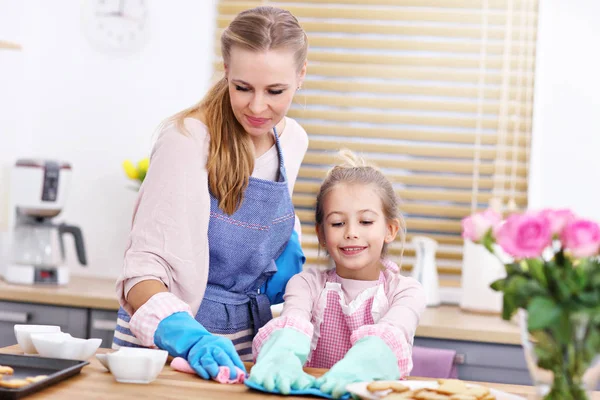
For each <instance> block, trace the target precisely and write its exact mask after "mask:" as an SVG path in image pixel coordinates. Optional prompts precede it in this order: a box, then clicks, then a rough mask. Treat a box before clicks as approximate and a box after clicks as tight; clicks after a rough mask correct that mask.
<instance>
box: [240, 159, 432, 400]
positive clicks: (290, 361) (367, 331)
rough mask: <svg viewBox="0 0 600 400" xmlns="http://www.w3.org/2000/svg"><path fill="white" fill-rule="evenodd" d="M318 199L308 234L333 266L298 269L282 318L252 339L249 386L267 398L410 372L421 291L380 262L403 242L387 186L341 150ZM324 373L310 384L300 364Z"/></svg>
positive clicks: (334, 389) (336, 391)
mask: <svg viewBox="0 0 600 400" xmlns="http://www.w3.org/2000/svg"><path fill="white" fill-rule="evenodd" d="M341 155H342V157H343V158H344V159H345V162H344V163H342V164H341V165H338V166H336V167H334V168H333V169H332V170H331V171H330V172H329V174H328V175H327V177H326V178H325V180H324V182H323V184H322V186H321V189H320V191H319V193H318V195H317V203H316V213H315V214H316V215H315V216H316V225H315V228H316V231H317V235H318V238H319V243H320V244H321V245H322V246H323V247H324V248H325V249H326V250H327V253H328V254H329V256H330V257H331V258H332V259H333V261H334V263H335V269H334V270H329V271H320V270H315V269H310V270H306V271H304V272H302V273H300V274H298V275H296V276H294V277H293V278H292V279H291V280H290V281H289V283H288V285H287V288H286V293H285V296H284V299H285V303H284V308H283V311H282V313H281V316H280V317H278V318H276V319H273V320H271V321H270V322H269V323H268V324H267V325H265V326H264V327H263V328H262V329H261V330H260V331H259V332H258V335H257V336H256V337H255V338H254V341H253V345H252V350H253V356H254V358H255V360H256V365H255V366H254V368H253V369H252V371H251V374H250V377H249V380H250V381H251V382H254V383H256V384H259V385H262V386H263V387H264V388H265V389H267V390H270V391H273V390H275V391H279V392H281V393H284V394H287V393H289V392H290V390H303V389H307V388H311V387H312V388H318V389H320V390H321V391H322V392H324V393H326V394H331V395H332V396H333V397H340V396H342V395H343V394H344V393H345V392H346V385H347V384H349V383H352V382H358V381H370V380H379V379H385V380H391V379H399V378H403V377H405V376H407V375H408V374H409V372H410V370H411V369H412V359H411V353H412V343H413V337H414V334H415V330H416V327H417V325H418V323H419V317H420V315H421V313H422V312H423V310H424V308H425V296H424V292H423V289H422V287H421V285H420V284H419V283H418V282H417V281H415V280H414V279H412V278H407V277H404V276H402V275H400V274H399V273H398V272H399V268H398V266H397V265H396V264H395V263H393V262H392V261H390V260H389V259H386V258H385V255H386V250H387V247H388V245H389V244H390V243H392V242H393V241H394V239H395V238H396V235H398V233H399V232H400V235H402V239H404V238H403V235H404V226H403V220H402V217H401V215H400V213H399V210H398V200H397V197H396V195H395V192H394V189H393V187H392V185H391V183H390V182H389V181H388V180H387V179H386V178H385V176H384V175H383V174H382V173H381V172H380V171H379V170H377V169H376V168H374V167H372V166H369V165H366V164H365V162H364V160H362V159H360V158H357V157H356V156H354V155H353V154H352V153H350V152H348V151H342V152H341ZM305 363H306V366H307V367H317V368H331V369H330V370H329V371H328V372H327V373H326V374H325V375H323V376H322V377H321V378H319V379H318V380H315V379H314V378H313V377H312V376H310V375H308V374H305V373H304V372H303V370H302V367H303V366H304V364H305Z"/></svg>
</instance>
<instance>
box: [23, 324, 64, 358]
mask: <svg viewBox="0 0 600 400" xmlns="http://www.w3.org/2000/svg"><path fill="white" fill-rule="evenodd" d="M14 329H15V337H16V338H17V343H19V346H21V350H23V353H25V354H35V353H36V349H35V346H34V345H33V342H32V341H31V334H32V333H50V332H60V326H57V325H15V328H14Z"/></svg>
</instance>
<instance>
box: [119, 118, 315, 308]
mask: <svg viewBox="0 0 600 400" xmlns="http://www.w3.org/2000/svg"><path fill="white" fill-rule="evenodd" d="M185 127H186V129H187V130H188V132H189V133H190V135H184V134H182V133H181V132H180V131H179V130H178V129H177V128H176V127H175V126H174V125H170V126H167V127H166V128H165V129H164V130H163V131H162V132H161V133H160V134H159V137H158V139H157V142H156V144H155V145H154V148H153V150H152V154H151V158H150V168H149V171H148V175H147V176H146V179H145V180H144V183H143V185H142V187H141V188H140V191H139V195H138V198H137V201H136V203H135V208H134V213H133V221H132V226H131V232H130V234H129V240H128V244H127V248H126V251H125V260H124V263H123V271H122V274H121V276H120V277H119V278H118V280H117V284H116V289H117V296H118V299H119V303H120V304H121V306H123V308H124V309H125V310H126V311H127V312H128V313H129V314H130V315H131V314H133V309H132V307H131V306H130V305H129V304H128V303H127V300H126V297H127V293H128V292H129V290H130V289H131V288H132V287H133V286H134V285H135V284H137V283H139V282H141V281H144V280H148V279H155V280H160V281H162V282H163V283H164V284H165V285H167V287H168V288H169V291H170V292H171V293H173V294H174V295H176V296H177V297H178V298H179V299H181V300H183V301H184V302H186V303H187V304H189V306H190V307H191V311H192V313H193V314H194V315H195V314H196V312H197V311H198V308H199V307H200V303H201V301H202V298H203V296H204V291H205V289H206V283H207V279H208V268H209V266H208V261H209V250H208V223H209V213H210V197H209V191H208V178H207V171H206V160H207V155H208V144H209V135H208V134H207V128H206V126H205V125H204V124H203V123H202V122H200V121H198V120H196V119H192V118H187V119H186V120H185ZM280 143H281V147H282V151H283V156H284V162H285V167H286V172H287V178H288V181H289V189H290V194H291V193H292V189H293V187H294V184H295V181H296V177H297V175H298V170H299V169H300V164H301V162H302V158H303V157H304V154H305V153H306V149H307V148H308V136H307V134H306V132H305V131H304V129H303V128H302V127H301V126H300V125H299V124H298V123H297V122H296V121H295V120H293V119H291V118H286V126H285V129H284V130H283V132H281V133H280ZM277 171H278V158H277V150H276V148H275V146H273V147H272V148H271V149H270V150H268V151H267V152H266V153H265V154H263V155H261V156H260V157H259V158H257V159H256V161H255V168H254V172H253V173H252V176H254V177H258V178H261V179H271V180H274V179H275V176H276V174H277Z"/></svg>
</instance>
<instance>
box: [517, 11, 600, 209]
mask: <svg viewBox="0 0 600 400" xmlns="http://www.w3.org/2000/svg"><path fill="white" fill-rule="evenodd" d="M540 3H541V5H540V22H539V39H538V47H537V48H538V50H537V61H536V62H537V70H536V81H535V100H534V123H533V142H532V165H531V175H530V190H529V198H530V207H531V208H540V207H571V208H573V209H574V210H575V211H576V212H577V213H578V214H580V215H582V216H584V217H587V218H591V219H594V220H596V221H600V96H599V94H600V72H599V71H600V52H598V46H599V45H598V38H600V24H599V23H598V16H599V15H600V2H598V1H597V0H569V1H564V0H543V1H541V2H540Z"/></svg>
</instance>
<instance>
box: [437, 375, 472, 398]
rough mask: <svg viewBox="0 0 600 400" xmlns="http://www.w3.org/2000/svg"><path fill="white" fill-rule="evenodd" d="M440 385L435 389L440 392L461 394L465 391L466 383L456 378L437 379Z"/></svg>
mask: <svg viewBox="0 0 600 400" xmlns="http://www.w3.org/2000/svg"><path fill="white" fill-rule="evenodd" d="M438 383H439V384H440V386H439V387H438V388H437V389H435V391H436V392H438V393H440V394H448V395H452V394H462V393H465V392H466V391H467V385H466V384H465V383H464V382H463V381H459V380H458V379H438Z"/></svg>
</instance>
